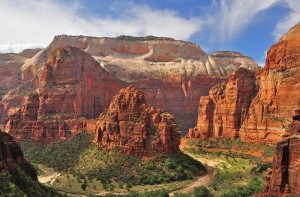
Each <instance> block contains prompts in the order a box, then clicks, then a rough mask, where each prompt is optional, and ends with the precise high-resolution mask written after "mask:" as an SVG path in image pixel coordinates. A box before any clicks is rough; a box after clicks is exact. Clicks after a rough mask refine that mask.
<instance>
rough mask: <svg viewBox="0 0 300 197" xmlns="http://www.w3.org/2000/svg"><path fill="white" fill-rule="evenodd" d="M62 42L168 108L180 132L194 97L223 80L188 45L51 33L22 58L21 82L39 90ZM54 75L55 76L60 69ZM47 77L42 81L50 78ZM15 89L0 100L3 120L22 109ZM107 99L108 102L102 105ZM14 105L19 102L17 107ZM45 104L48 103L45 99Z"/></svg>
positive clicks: (192, 117) (190, 118)
mask: <svg viewBox="0 0 300 197" xmlns="http://www.w3.org/2000/svg"><path fill="white" fill-rule="evenodd" d="M66 45H71V46H75V47H77V48H79V49H81V50H82V51H84V52H86V53H88V54H90V55H92V57H93V59H94V60H96V61H97V62H98V63H99V64H100V66H101V67H102V68H103V69H104V70H106V71H107V72H108V73H110V75H111V76H114V78H116V79H119V80H121V81H122V86H124V87H125V86H127V85H128V84H132V85H134V86H135V87H137V88H138V89H141V90H142V91H143V92H145V95H146V98H147V101H148V104H149V105H151V106H154V107H157V108H161V109H165V110H167V111H169V112H171V113H172V114H173V115H174V116H175V117H176V119H177V120H178V124H179V126H180V128H181V130H183V131H186V130H187V129H188V128H190V127H192V126H194V125H195V124H196V120H197V106H198V99H199V97H200V96H203V95H207V94H208V91H209V90H210V88H211V87H212V86H214V85H216V84H218V83H220V82H222V81H223V80H224V78H223V77H224V76H225V72H224V69H223V68H222V67H221V66H219V65H217V64H215V62H214V61H213V60H212V59H211V58H210V57H209V56H207V54H206V53H205V52H204V51H203V50H202V49H201V48H200V47H199V46H198V45H196V44H193V43H189V42H184V41H177V40H174V39H170V38H158V37H151V36H150V37H126V36H121V37H117V38H94V37H85V36H66V35H62V36H56V37H55V38H54V40H53V41H52V43H51V44H50V45H49V46H48V47H47V48H45V49H44V50H41V51H39V52H38V53H37V54H36V55H34V56H33V57H32V58H30V59H27V60H26V62H25V64H24V65H23V66H22V79H23V81H24V82H26V81H27V82H26V84H27V83H32V86H33V87H36V88H38V89H42V88H41V86H44V85H43V84H40V83H43V81H45V79H43V78H45V76H43V74H44V71H43V69H44V67H45V66H44V65H45V64H46V63H47V61H49V60H48V59H49V57H51V54H52V52H53V51H54V50H55V49H56V48H61V47H64V46H66ZM76 58H77V57H76V56H74V59H76ZM78 58H80V57H78ZM76 61H77V60H76ZM78 61H79V60H78ZM74 62H75V61H74ZM63 69H67V68H63ZM49 72H50V71H49ZM63 72H67V70H64V71H63ZM53 74H55V75H56V74H57V75H60V72H56V73H52V75H53ZM49 77H50V75H49V76H48V79H47V80H50V78H49ZM99 78H101V76H100V77H99ZM22 89H23V88H22ZM56 90H58V89H55V91H56ZM118 90H119V89H118ZM48 91H49V90H48ZM27 92H29V93H30V91H27ZM18 93H19V91H15V90H13V91H11V92H10V93H9V94H7V95H6V96H5V99H3V100H2V103H3V108H2V110H1V112H2V113H1V114H2V117H1V119H2V120H4V119H5V118H7V117H8V116H9V115H11V114H12V112H16V111H17V110H18V109H20V108H21V103H22V102H24V96H20V95H19V94H18ZM98 93H99V92H98ZM55 94H60V95H56V99H57V98H58V97H59V96H61V97H63V92H62V93H59V92H58V91H57V92H56V93H55ZM100 94H102V93H100ZM26 96H28V94H27V95H26ZM86 98H87V100H86V101H85V100H82V102H90V101H92V100H93V99H94V98H90V96H89V95H88V96H86ZM51 100H53V99H52V98H51ZM17 101H18V102H17ZM109 102H110V100H107V102H106V106H105V107H108V103H109ZM16 103H19V105H17V106H16ZM46 105H53V103H47V102H46ZM59 107H60V106H59V105H58V106H57V108H59ZM51 108H53V106H51ZM98 109H99V108H98ZM98 109H96V113H98V111H97V110H98ZM102 109H103V108H102ZM89 111H91V110H89Z"/></svg>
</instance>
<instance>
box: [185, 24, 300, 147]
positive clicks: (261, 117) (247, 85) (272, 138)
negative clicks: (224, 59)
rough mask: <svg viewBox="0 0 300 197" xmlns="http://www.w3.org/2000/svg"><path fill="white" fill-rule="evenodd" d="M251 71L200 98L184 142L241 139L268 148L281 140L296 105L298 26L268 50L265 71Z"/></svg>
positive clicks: (236, 75) (299, 54)
mask: <svg viewBox="0 0 300 197" xmlns="http://www.w3.org/2000/svg"><path fill="white" fill-rule="evenodd" d="M222 55H225V54H224V52H222V53H221V54H220V52H218V53H217V54H215V56H217V57H218V56H222ZM235 55H238V56H239V54H236V53H233V54H231V56H235ZM255 72H256V73H257V74H256V76H255V74H254V73H252V72H250V71H246V70H245V69H242V70H241V68H240V69H239V70H237V71H236V72H235V73H234V74H233V75H230V76H229V77H228V82H227V83H223V84H219V85H217V86H214V87H213V88H212V89H211V90H210V92H209V96H206V97H205V96H202V97H201V99H200V104H199V112H198V122H197V127H196V128H194V129H191V130H190V131H189V134H188V135H187V137H188V138H202V139H205V138H207V137H229V138H236V137H240V138H241V140H242V141H248V142H263V143H267V144H270V145H275V144H276V143H277V142H278V141H280V140H281V139H282V136H283V135H284V132H285V129H286V128H287V126H288V124H289V123H290V122H291V120H292V117H291V115H290V114H291V113H292V111H293V110H295V109H296V108H297V107H298V105H299V103H300V91H299V89H300V23H298V24H297V25H295V26H294V27H293V28H292V29H291V30H289V31H288V32H287V34H286V35H285V36H283V37H282V38H281V39H280V40H279V42H278V43H277V44H275V45H273V46H272V47H271V48H270V50H269V51H268V56H267V60H266V66H265V67H264V68H263V69H262V70H261V71H260V72H257V71H255Z"/></svg>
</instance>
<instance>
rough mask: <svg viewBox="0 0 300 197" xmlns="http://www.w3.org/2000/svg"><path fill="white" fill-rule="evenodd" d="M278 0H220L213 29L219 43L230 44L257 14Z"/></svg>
mask: <svg viewBox="0 0 300 197" xmlns="http://www.w3.org/2000/svg"><path fill="white" fill-rule="evenodd" d="M278 2H279V0H263V1H262V0H246V1H241V0H220V2H219V6H218V8H219V9H220V10H219V12H220V13H219V14H217V15H216V16H215V17H216V18H217V19H216V20H215V21H216V24H215V28H216V32H217V34H218V35H217V36H218V37H219V38H220V40H221V42H223V43H224V42H225V43H226V42H231V41H233V40H234V39H235V38H236V37H237V36H239V34H240V33H241V32H242V31H243V30H244V29H245V28H246V27H247V26H248V25H249V24H250V23H251V22H253V19H254V18H255V16H256V15H257V14H259V13H260V12H262V11H264V10H266V9H268V8H270V7H271V6H273V5H274V4H276V3H278Z"/></svg>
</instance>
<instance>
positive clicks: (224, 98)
mask: <svg viewBox="0 0 300 197" xmlns="http://www.w3.org/2000/svg"><path fill="white" fill-rule="evenodd" d="M255 80H256V78H255V74H254V73H253V72H252V71H250V70H248V69H245V68H239V69H238V70H237V71H236V72H234V73H233V74H232V75H230V76H229V77H228V81H227V82H226V83H221V84H218V85H216V86H214V87H213V88H212V89H211V90H210V91H209V96H202V97H201V98H200V103H199V110H198V121H197V126H196V128H194V129H190V130H189V133H188V135H187V137H188V138H201V139H206V138H209V137H227V138H232V139H234V138H237V137H238V136H239V129H240V126H241V123H242V122H243V121H244V119H245V118H246V115H247V113H248V109H249V106H250V104H251V101H252V99H253V97H254V96H255V95H256V92H257V91H256V84H255Z"/></svg>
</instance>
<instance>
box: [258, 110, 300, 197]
mask: <svg viewBox="0 0 300 197" xmlns="http://www.w3.org/2000/svg"><path fill="white" fill-rule="evenodd" d="M299 165H300V110H299V109H298V110H296V115H295V116H293V122H292V123H291V124H290V125H289V127H288V129H287V131H286V133H285V135H284V139H283V140H282V141H280V142H278V143H277V144H276V148H275V156H274V159H273V169H272V171H271V172H269V174H268V176H267V177H266V181H265V186H264V191H263V194H264V195H265V196H267V195H271V196H293V195H294V196H299V195H300V168H299Z"/></svg>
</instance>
